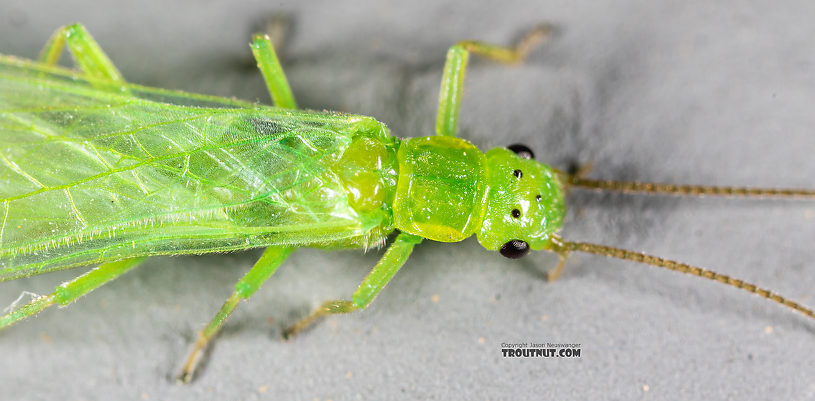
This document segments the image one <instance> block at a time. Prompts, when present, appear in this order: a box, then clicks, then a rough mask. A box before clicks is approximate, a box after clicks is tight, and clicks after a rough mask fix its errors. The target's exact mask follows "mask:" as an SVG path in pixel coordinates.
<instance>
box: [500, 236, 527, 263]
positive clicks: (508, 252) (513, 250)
mask: <svg viewBox="0 0 815 401" xmlns="http://www.w3.org/2000/svg"><path fill="white" fill-rule="evenodd" d="M527 253H529V244H527V243H526V242H524V241H521V240H519V239H514V240H512V241H509V242H507V243H506V244H504V246H502V247H501V255H504V257H507V258H510V259H518V258H520V257H523V256H524V255H526V254H527Z"/></svg>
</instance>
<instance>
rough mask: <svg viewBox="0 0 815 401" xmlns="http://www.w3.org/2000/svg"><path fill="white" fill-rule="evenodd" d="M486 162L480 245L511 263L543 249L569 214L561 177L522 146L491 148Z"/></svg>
mask: <svg viewBox="0 0 815 401" xmlns="http://www.w3.org/2000/svg"><path fill="white" fill-rule="evenodd" d="M486 157H487V166H488V168H487V170H488V173H487V187H488V189H487V209H486V211H485V213H484V220H483V222H482V224H481V229H480V230H479V232H477V233H476V236H477V238H478V242H479V243H481V245H482V246H483V247H484V248H486V249H489V250H493V251H500V252H501V254H502V255H504V256H506V257H508V258H513V259H514V258H520V257H522V256H524V255H526V254H527V253H529V250H531V249H532V250H541V249H544V248H545V246H546V245H547V244H548V242H549V239H550V236H551V235H552V234H553V233H555V232H556V231H558V230H559V229H560V227H561V226H562V225H563V217H564V215H565V213H566V206H565V200H564V191H563V185H562V184H561V182H560V180H559V179H558V174H557V172H556V171H555V170H554V169H552V168H551V167H549V166H547V165H545V164H542V163H540V162H538V161H536V160H535V159H534V157H535V155H534V153H533V152H532V151H531V150H530V149H529V148H528V147H526V146H524V145H521V144H514V145H510V146H508V147H506V148H495V149H492V150H490V151H488V152H487V153H486Z"/></svg>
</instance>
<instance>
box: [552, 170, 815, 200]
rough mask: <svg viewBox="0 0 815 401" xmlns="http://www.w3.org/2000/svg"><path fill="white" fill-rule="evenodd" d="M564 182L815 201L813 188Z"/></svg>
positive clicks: (629, 190)
mask: <svg viewBox="0 0 815 401" xmlns="http://www.w3.org/2000/svg"><path fill="white" fill-rule="evenodd" d="M564 181H565V182H566V185H567V186H570V187H579V188H585V189H593V190H597V191H615V192H624V193H644V194H652V195H653V194H665V195H690V196H741V197H763V198H808V199H815V190H812V189H774V188H745V187H713V186H704V185H674V184H657V183H648V182H636V181H606V180H593V179H590V178H582V177H581V176H580V175H579V174H577V175H566V177H565V180H564Z"/></svg>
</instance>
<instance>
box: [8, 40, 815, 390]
mask: <svg viewBox="0 0 815 401" xmlns="http://www.w3.org/2000/svg"><path fill="white" fill-rule="evenodd" d="M550 33H551V27H550V26H548V25H543V26H540V27H537V28H535V29H533V30H531V31H530V32H529V33H528V34H527V35H526V36H525V38H524V39H523V40H521V41H520V42H519V43H518V44H517V46H514V47H501V46H496V45H491V44H486V43H482V42H477V41H463V42H459V43H458V44H456V45H454V46H453V47H451V48H450V50H449V51H448V53H447V61H446V64H445V66H444V74H443V77H442V83H441V91H440V96H439V108H438V115H437V117H436V135H435V136H429V137H417V138H406V139H398V138H396V137H393V136H390V133H389V131H388V129H387V127H386V126H385V125H384V124H382V123H380V122H378V121H376V120H375V119H373V118H371V117H365V116H359V115H350V114H343V113H333V112H316V111H300V110H297V105H296V102H295V100H294V96H293V95H292V92H291V90H290V88H289V84H288V82H287V80H286V77H285V75H284V74H283V70H282V68H281V66H280V63H279V61H278V59H277V56H276V54H275V51H274V48H273V46H272V42H271V40H270V39H269V38H268V37H267V36H264V35H258V36H255V38H254V40H253V41H252V43H251V48H252V52H253V54H254V56H255V59H256V60H257V63H258V67H259V68H260V71H261V73H262V74H263V77H264V79H265V81H266V84H267V86H268V89H269V92H270V94H271V97H272V99H273V101H274V104H275V107H271V106H266V105H259V104H255V103H250V102H243V101H238V100H233V99H227V98H220V97H213V96H206V95H197V94H191V93H183V92H178V91H172V90H165V89H157V88H148V87H144V86H139V85H134V84H130V83H127V82H125V81H124V79H123V78H122V76H121V74H120V73H119V71H118V70H117V69H116V67H114V65H113V63H112V62H111V61H110V59H109V58H108V57H107V56H106V55H105V54H104V52H103V51H102V50H101V48H100V47H99V45H98V44H97V43H96V42H95V41H94V40H93V38H91V36H90V35H89V34H88V33H87V31H86V30H85V28H84V27H83V26H81V25H71V26H66V27H63V28H60V29H59V30H57V31H56V33H55V34H54V35H53V36H52V38H51V39H50V40H49V42H48V43H47V44H46V46H45V48H44V49H43V52H42V54H41V57H40V59H39V60H38V61H30V60H23V59H19V58H15V57H11V56H0V159H1V161H2V163H0V202H1V203H2V207H1V208H0V214H2V223H0V280H3V281H5V280H13V279H17V278H21V277H28V276H31V275H36V274H40V273H46V272H51V271H55V270H61V269H68V268H73V267H78V266H85V265H91V264H99V266H97V267H96V268H94V269H92V270H90V271H89V272H87V273H86V274H84V275H81V276H79V277H77V278H75V279H73V280H71V281H68V282H65V283H63V284H61V285H60V286H58V287H57V288H56V290H55V291H54V293H53V294H50V295H44V296H35V297H33V298H34V299H32V300H31V301H30V302H29V303H27V304H24V305H22V306H19V307H16V308H15V307H14V306H16V305H12V308H10V311H9V312H8V313H7V314H5V315H3V316H0V328H2V327H7V326H9V325H11V324H13V323H15V322H17V321H19V320H22V319H24V318H26V317H29V316H32V315H34V314H36V313H38V312H40V311H42V310H43V309H45V308H47V307H49V306H51V305H67V304H69V303H71V302H73V301H74V300H76V299H77V298H79V297H81V296H82V295H85V294H87V293H88V292H90V291H92V290H93V289H95V288H97V287H99V286H101V285H103V284H104V283H106V282H108V281H110V280H112V279H114V278H116V277H118V276H120V275H122V274H124V273H125V272H127V271H129V270H131V269H133V268H134V267H136V266H137V265H139V264H140V263H141V262H143V261H144V260H145V259H146V258H147V257H149V256H154V255H179V254H204V253H213V252H226V251H235V250H244V249H250V248H258V247H265V248H266V250H265V252H264V253H263V255H262V256H261V257H260V259H259V260H258V261H257V263H255V265H254V266H253V267H252V268H251V269H250V270H249V272H248V273H246V275H245V276H244V277H243V278H242V279H241V280H240V281H238V283H237V284H236V285H235V291H234V293H233V294H232V296H230V297H229V298H228V299H227V300H226V302H225V303H224V305H223V307H222V308H221V310H220V311H218V313H217V314H216V315H215V317H214V318H213V319H212V320H211V321H210V322H209V324H207V325H206V326H205V327H204V329H203V330H202V331H201V332H200V334H199V336H198V339H197V341H196V342H195V344H194V346H193V350H192V352H191V353H190V356H189V357H188V359H187V361H186V363H185V364H184V367H183V370H182V372H181V374H180V375H179V376H178V378H179V380H180V381H183V382H189V381H190V380H191V379H192V377H193V374H194V372H195V368H196V366H197V364H198V361H199V359H200V357H201V355H202V353H203V351H204V349H205V348H206V346H207V344H208V342H209V341H210V340H211V339H212V338H213V337H214V336H215V335H216V334H217V332H218V331H219V329H220V328H221V327H222V325H223V323H224V321H225V319H226V318H227V317H228V316H229V315H230V313H232V311H233V310H234V309H235V307H236V306H237V305H238V303H240V301H241V300H244V299H247V298H249V297H250V296H252V294H253V293H254V292H255V291H257V290H258V288H259V287H260V286H261V285H262V284H263V282H264V281H266V280H267V279H268V278H269V277H271V276H272V274H273V273H274V272H275V270H276V269H277V268H278V267H279V266H280V265H281V264H282V263H283V261H284V260H285V259H286V258H287V257H288V256H289V255H290V254H291V253H292V251H294V250H295V249H297V248H300V247H318V248H363V249H367V248H371V247H379V246H382V245H385V244H386V243H387V242H388V238H389V236H390V235H391V233H394V232H395V233H397V234H396V235H395V236H393V237H391V238H392V240H391V241H390V243H389V244H388V245H387V251H385V253H384V255H383V256H382V258H381V259H380V261H379V262H378V263H377V264H376V266H374V268H373V269H372V271H371V272H370V274H368V276H367V277H366V278H365V279H364V281H363V282H362V284H360V286H359V289H358V290H357V291H356V292H355V293H354V294H353V295H352V296H351V298H350V300H332V301H327V302H325V303H323V304H322V306H320V307H319V308H318V309H317V310H315V311H314V312H313V313H312V314H310V315H309V316H307V317H305V318H303V319H302V320H301V321H299V322H298V323H296V324H294V325H293V326H292V327H290V328H288V329H286V330H285V334H286V335H288V336H291V335H294V334H296V333H297V332H299V331H301V330H302V329H303V328H305V327H306V326H308V325H309V324H311V323H312V322H314V321H315V320H316V319H318V318H319V317H321V316H324V315H326V314H333V313H348V312H351V311H355V310H359V309H364V308H365V307H367V306H368V305H369V304H370V303H371V301H372V300H373V299H374V298H375V297H376V295H377V294H378V293H379V292H380V291H381V290H382V288H384V287H385V285H386V284H387V283H388V282H389V281H390V279H391V278H392V277H393V276H394V274H396V272H397V271H398V270H399V268H400V267H401V266H402V265H403V264H404V263H405V262H406V261H407V259H408V257H409V256H410V253H411V251H412V250H413V247H414V246H416V245H417V244H419V243H421V242H422V240H423V239H428V240H433V241H441V242H457V241H461V240H464V239H465V238H468V237H470V236H472V235H475V236H476V237H477V239H478V241H479V242H480V243H481V245H483V246H484V248H486V249H488V250H491V251H499V252H500V253H501V254H502V255H504V256H506V257H510V258H518V257H521V256H524V255H525V254H527V253H528V252H529V251H530V250H548V251H552V252H555V253H557V254H558V255H559V256H560V263H559V264H558V265H557V267H556V268H555V269H554V270H553V271H551V272H550V273H549V278H550V279H555V278H557V277H558V276H559V274H560V272H561V271H562V269H563V266H564V263H565V261H566V259H567V257H568V255H569V254H570V253H571V252H574V251H580V252H588V253H595V254H600V255H605V256H609V257H615V258H620V259H626V260H631V261H636V262H640V263H645V264H650V265H654V266H658V267H662V268H667V269H671V270H674V271H679V272H683V273H688V274H693V275H696V276H699V277H703V278H707V279H711V280H715V281H719V282H722V283H724V284H728V285H731V286H735V287H738V288H741V289H744V290H746V291H749V292H751V293H754V294H758V295H761V296H763V297H765V298H768V299H770V300H772V301H775V302H778V303H780V304H782V305H784V306H787V307H789V308H792V309H794V310H797V311H799V312H802V313H804V314H805V315H807V316H809V317H815V313H813V312H812V311H811V310H810V309H808V308H806V307H804V306H802V305H799V304H797V303H795V302H792V301H790V300H788V299H786V298H783V297H781V296H778V295H776V294H773V293H771V292H770V291H767V290H764V289H762V288H759V287H756V286H755V285H752V284H749V283H746V282H743V281H741V280H738V279H734V278H731V277H728V276H725V275H722V274H719V273H715V272H712V271H709V270H705V269H702V268H698V267H694V266H690V265H687V264H684V263H680V262H674V261H670V260H665V259H661V258H658V257H654V256H649V255H644V254H640V253H635V252H631V251H627V250H623V249H618V248H612V247H608V246H602V245H596V244H589V243H582V242H570V241H566V240H563V239H562V238H560V237H559V236H558V235H557V234H556V233H557V232H558V230H559V229H560V228H561V225H562V223H563V218H564V215H565V210H566V209H565V201H564V196H565V194H566V191H567V189H569V188H574V187H582V188H588V189H593V190H612V191H624V192H642V193H647V194H655V193H662V194H674V195H725V196H772V197H804V198H815V191H812V190H796V189H792V190H776V189H752V188H731V187H703V186H690V185H684V186H678V185H667V184H649V183H637V182H612V181H598V180H591V179H587V178H584V177H583V175H584V174H583V173H577V174H567V173H564V172H561V171H559V170H556V169H554V168H552V167H549V166H547V165H545V164H542V163H540V162H537V161H535V160H534V156H533V153H532V151H531V150H530V149H529V148H527V147H526V146H524V145H521V144H515V145H510V146H507V147H505V148H504V147H502V148H495V149H492V150H489V151H488V152H486V153H483V152H481V151H480V150H479V149H478V148H476V147H475V146H474V145H473V144H472V143H470V142H468V141H466V140H463V139H460V138H457V137H456V132H457V125H458V124H457V123H458V114H459V107H460V101H461V96H462V88H463V82H464V75H465V71H466V66H467V60H468V57H469V53H475V54H478V55H480V56H483V57H486V58H489V59H492V60H496V61H499V62H504V63H516V62H519V61H521V60H522V59H523V58H524V57H525V56H526V54H527V53H528V52H529V51H530V50H531V49H532V47H533V46H534V45H535V44H536V43H537V42H539V41H540V40H541V39H544V38H546V37H548V36H550ZM65 47H67V48H68V50H69V51H70V52H71V54H72V55H73V56H74V59H75V62H76V64H77V65H78V67H79V71H74V70H69V69H66V68H63V67H60V66H58V65H57V62H58V59H59V56H60V54H61V53H62V51H63V48H65ZM21 298H22V297H21ZM18 301H19V300H18ZM15 304H16V302H15Z"/></svg>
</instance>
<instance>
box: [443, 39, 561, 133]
mask: <svg viewBox="0 0 815 401" xmlns="http://www.w3.org/2000/svg"><path fill="white" fill-rule="evenodd" d="M551 33H552V26H550V25H541V26H539V27H536V28H534V29H532V30H531V31H529V32H527V33H526V35H524V37H523V39H521V41H520V42H518V44H517V45H515V47H504V46H497V45H492V44H489V43H484V42H478V41H475V40H465V41H462V42H458V43H456V44H455V45H454V46H453V47H451V48H450V50H448V51H447V61H445V63H444V73H443V74H442V77H441V90H440V92H439V111H438V113H437V114H436V135H443V136H456V133H457V131H458V112H459V109H460V107H461V94H462V90H463V88H464V75H465V72H466V71H467V60H468V59H469V57H470V52H472V53H475V54H477V55H479V56H482V57H486V58H488V59H490V60H494V61H498V62H502V63H507V64H514V63H518V62H520V61H523V59H524V58H525V57H526V55H527V54H528V53H529V51H530V50H531V49H532V47H534V46H535V45H536V44H538V43H539V42H540V41H541V40H543V39H546V38H547V37H549V35H551Z"/></svg>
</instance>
